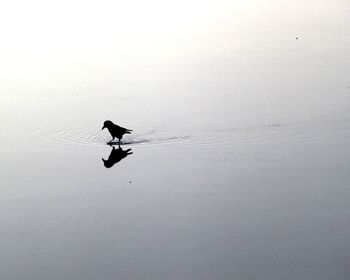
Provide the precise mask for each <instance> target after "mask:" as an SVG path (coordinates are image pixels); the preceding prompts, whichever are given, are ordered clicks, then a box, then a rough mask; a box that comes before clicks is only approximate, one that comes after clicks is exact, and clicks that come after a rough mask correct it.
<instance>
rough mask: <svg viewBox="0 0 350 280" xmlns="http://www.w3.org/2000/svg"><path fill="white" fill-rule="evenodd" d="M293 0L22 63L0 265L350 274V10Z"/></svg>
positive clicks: (9, 72) (31, 278)
mask: <svg viewBox="0 0 350 280" xmlns="http://www.w3.org/2000/svg"><path fill="white" fill-rule="evenodd" d="M190 2H191V1H190ZM248 2H249V1H248ZM282 2H283V5H282V4H280V5H277V4H276V2H275V1H272V0H271V1H267V2H266V7H265V6H262V5H261V4H258V1H255V2H254V1H251V2H249V3H250V4H251V5H252V7H254V9H251V8H250V7H249V5H248V6H247V4H244V5H243V4H242V5H240V4H238V3H237V4H235V5H236V6H234V8H233V7H232V6H231V4H229V3H226V2H224V1H222V2H220V3H221V5H222V6H221V8H220V9H219V8H217V9H214V10H211V9H209V10H208V14H203V18H208V17H209V18H210V19H211V20H213V21H209V23H208V22H207V23H206V24H207V25H205V27H207V28H205V29H198V28H197V27H195V24H194V23H193V24H192V25H191V24H190V28H193V30H192V29H190V31H188V32H190V33H189V34H190V35H192V36H189V37H187V35H188V34H187V33H183V34H185V35H181V34H182V33H181V34H180V35H179V34H177V33H176V32H175V31H171V32H175V33H176V34H177V36H178V37H176V36H175V35H174V34H173V33H171V34H173V35H174V36H175V37H174V38H172V40H173V41H167V40H168V39H169V38H168V37H165V38H164V37H160V38H163V39H162V40H161V42H160V43H159V42H158V41H157V42H158V43H159V44H155V47H154V48H155V49H152V48H147V47H146V46H147V43H146V42H144V44H141V42H143V41H142V38H141V39H139V40H140V42H138V43H139V45H138V46H139V47H138V48H137V47H134V48H130V49H128V50H124V49H122V50H121V49H116V50H115V51H113V50H109V51H108V50H104V51H97V50H94V49H87V48H86V49H84V50H85V51H77V52H76V53H75V51H74V50H70V51H69V52H68V51H67V52H68V54H67V53H65V52H64V51H63V50H52V49H51V52H53V53H55V52H58V53H59V54H60V55H61V56H59V57H57V56H53V55H52V53H49V54H47V55H48V56H47V57H46V56H45V53H41V54H40V55H39V54H36V55H37V56H34V57H32V56H28V57H27V56H25V57H27V58H26V59H24V58H23V57H24V55H23V54H22V55H23V57H22V59H23V60H21V59H20V58H21V52H19V53H18V54H17V55H18V56H15V54H13V58H14V57H17V60H16V59H13V60H9V58H7V59H8V61H9V62H8V64H7V66H8V69H6V67H5V66H3V65H4V64H2V66H1V69H0V70H1V76H2V77H3V80H4V83H2V84H1V86H0V89H1V95H0V100H1V109H0V118H1V123H0V143H1V146H0V157H1V160H0V182H1V189H0V248H1V250H0V271H1V278H2V279H11V280H20V279H26V280H39V279H43V280H44V279H45V280H46V279H84V280H93V279H140V280H141V279H142V280H144V279H162V280H163V279H169V280H170V279H173V280H177V279H183V280H187V279H188V280H193V279H201V280H212V279H218V280H223V279H225V280H226V279H276V280H277V279H278V280H280V279H287V280H289V279H290V280H292V279H293V280H294V279H298V280H300V279H305V280H306V279H307V280H309V279H318V280H319V279H324V280H326V279H327V280H328V279H348V275H349V268H348V260H349V258H350V239H349V232H350V223H349V211H350V206H349V205H350V204H349V201H350V190H349V182H350V175H349V166H350V147H349V139H350V89H349V87H350V80H349V75H348V73H350V63H349V61H350V54H349V51H348V50H349V47H350V36H349V33H348V30H349V27H350V24H349V17H348V11H349V10H350V6H349V4H348V3H347V2H346V1H337V3H333V2H330V1H324V3H323V4H324V6H322V5H320V4H319V3H320V2H319V1H311V2H310V3H308V4H307V5H306V4H305V3H304V2H303V3H301V2H299V1H297V2H295V3H287V1H282ZM316 2H317V3H316ZM191 3H192V2H191ZM192 4H194V2H193V3H192ZM203 5H204V4H203ZM191 7H192V6H191V5H190V6H189V7H188V8H189V9H192V8H191ZM213 7H216V6H215V5H214V6H213ZM163 8H164V7H163ZM238 8H239V9H238ZM193 9H194V8H193ZM195 10H196V9H194V10H193V11H195ZM221 10H226V11H227V13H225V12H223V13H219V14H218V15H220V17H219V18H221V20H219V19H217V18H216V16H215V17H214V14H215V13H218V11H221ZM147 11H148V10H147ZM238 11H239V12H238ZM239 14H241V15H240V16H239ZM232 15H234V17H233V16H232ZM210 16H213V17H210ZM189 18H191V17H190V16H189V17H188V18H187V20H189ZM267 18H269V19H270V20H267ZM294 18H295V20H293V19H294ZM195 19H198V18H197V17H195ZM214 19H215V20H214ZM163 20H164V21H166V18H164V19H163ZM276 23H278V24H276ZM96 24H98V23H96ZM100 24H101V23H100ZM186 24H188V22H187V23H186ZM186 24H185V26H186ZM166 27H167V28H168V30H167V31H169V30H172V29H169V28H170V27H171V26H168V25H167V26H166ZM203 28H204V27H203ZM175 29H176V28H175ZM185 29H186V28H185ZM135 30H136V29H135ZM135 30H134V32H138V31H135ZM176 30H177V29H176ZM186 30H187V29H186ZM143 31H144V30H143ZM91 32H94V31H91ZM96 32H97V31H96ZM159 32H161V31H159ZM169 32H170V31H169ZM93 34H95V33H93ZM165 34H167V32H165ZM186 34H187V35H186ZM101 36H102V35H101ZM121 36H122V35H121ZM125 36H126V35H125ZM150 36H151V35H150ZM164 36H166V35H164ZM169 37H171V36H169ZM296 37H298V39H296ZM123 38H124V39H125V38H126V37H123ZM151 39H152V40H153V39H154V38H153V37H151ZM169 40H170V39H169ZM128 42H129V44H130V45H133V46H134V44H133V43H134V42H133V41H132V39H130V41H128ZM147 42H148V41H147ZM124 43H125V42H124ZM125 44H126V43H125ZM116 48H117V47H116ZM23 52H30V51H29V50H23ZM55 54H57V53H55ZM7 55H10V57H11V53H7ZM18 57H19V58H18ZM53 57H56V58H55V59H54V58H53ZM73 57H74V58H73ZM34 58H40V59H41V60H39V61H36V62H35V63H34V62H33V63H32V62H31V59H33V60H34V61H35V59H34ZM60 59H61V60H60ZM3 61H5V60H3ZM43 61H45V63H48V65H49V66H50V67H48V68H46V67H43V65H44V64H43V63H44V62H43ZM10 62H12V63H10ZM11 65H12V66H11ZM32 65H36V66H37V68H35V67H34V66H32ZM38 65H39V66H38ZM45 65H46V64H45ZM67 65H69V67H68V66H67ZM10 66H11V67H10ZM31 66H32V67H33V69H32V68H31ZM28 69H29V70H28ZM30 69H32V70H30ZM62 69H63V70H62ZM5 74H6V75H5ZM107 119H111V120H113V121H114V122H115V123H117V124H120V125H122V126H125V127H127V128H130V129H132V130H133V132H132V134H130V135H124V137H123V139H122V145H121V146H120V148H119V147H118V145H114V146H110V145H107V144H106V143H107V142H108V141H109V140H110V139H111V137H110V135H109V133H108V132H107V131H106V130H104V131H101V125H102V123H103V121H104V120H107ZM101 158H102V159H103V160H101Z"/></svg>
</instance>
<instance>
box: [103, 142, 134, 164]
mask: <svg viewBox="0 0 350 280" xmlns="http://www.w3.org/2000/svg"><path fill="white" fill-rule="evenodd" d="M129 155H132V152H131V149H127V150H123V149H122V148H121V147H120V146H119V148H118V149H116V148H114V146H112V151H111V153H110V155H109V157H108V159H107V160H106V159H104V158H102V161H103V165H104V166H105V167H106V168H111V167H112V166H113V165H114V164H116V163H118V162H119V161H121V160H122V159H123V158H126V157H127V156H129Z"/></svg>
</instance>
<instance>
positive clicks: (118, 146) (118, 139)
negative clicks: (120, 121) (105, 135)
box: [118, 138, 120, 148]
mask: <svg viewBox="0 0 350 280" xmlns="http://www.w3.org/2000/svg"><path fill="white" fill-rule="evenodd" d="M118 140H119V141H118V147H119V148H120V138H119V139H118Z"/></svg>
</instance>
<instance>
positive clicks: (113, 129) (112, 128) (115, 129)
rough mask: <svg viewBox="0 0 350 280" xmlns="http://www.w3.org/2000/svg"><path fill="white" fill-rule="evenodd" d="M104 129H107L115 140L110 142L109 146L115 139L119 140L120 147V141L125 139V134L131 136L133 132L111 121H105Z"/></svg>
mask: <svg viewBox="0 0 350 280" xmlns="http://www.w3.org/2000/svg"><path fill="white" fill-rule="evenodd" d="M104 128H107V129H108V131H109V133H110V134H111V135H112V137H113V139H112V140H111V141H109V142H108V143H107V144H111V143H112V141H113V140H114V138H118V140H119V141H118V145H119V146H120V140H121V139H122V138H123V135H124V134H130V132H131V131H132V130H131V129H127V128H124V127H121V126H119V125H116V124H114V123H113V122H111V121H105V122H104V124H103V127H102V130H103V129H104Z"/></svg>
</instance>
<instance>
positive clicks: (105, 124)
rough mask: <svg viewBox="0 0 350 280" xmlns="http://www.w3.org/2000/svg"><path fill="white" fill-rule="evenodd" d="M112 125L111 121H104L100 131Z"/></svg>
mask: <svg viewBox="0 0 350 280" xmlns="http://www.w3.org/2000/svg"><path fill="white" fill-rule="evenodd" d="M112 125H113V123H112V122H111V121H105V122H104V123H103V127H102V130H103V129H105V128H109V127H111V126H112Z"/></svg>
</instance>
